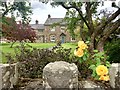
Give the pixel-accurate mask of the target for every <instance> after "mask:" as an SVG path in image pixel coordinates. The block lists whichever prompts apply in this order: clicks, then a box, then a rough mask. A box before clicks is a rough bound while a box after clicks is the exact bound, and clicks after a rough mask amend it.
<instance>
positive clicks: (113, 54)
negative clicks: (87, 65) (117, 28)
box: [105, 39, 120, 63]
mask: <svg viewBox="0 0 120 90" xmlns="http://www.w3.org/2000/svg"><path fill="white" fill-rule="evenodd" d="M105 49H106V51H107V55H108V56H109V58H108V61H110V62H111V63H120V40H118V39H117V40H112V42H111V43H110V42H109V43H108V44H107V45H106V47H105Z"/></svg>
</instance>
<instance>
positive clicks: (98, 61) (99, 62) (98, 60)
mask: <svg viewBox="0 0 120 90" xmlns="http://www.w3.org/2000/svg"><path fill="white" fill-rule="evenodd" d="M96 60H97V64H96V66H98V65H100V64H101V61H100V58H96Z"/></svg>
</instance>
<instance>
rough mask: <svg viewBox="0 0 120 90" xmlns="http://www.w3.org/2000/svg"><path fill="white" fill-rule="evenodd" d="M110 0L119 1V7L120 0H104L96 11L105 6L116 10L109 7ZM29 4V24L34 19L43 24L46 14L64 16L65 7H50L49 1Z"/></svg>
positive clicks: (37, 0)
mask: <svg viewBox="0 0 120 90" xmlns="http://www.w3.org/2000/svg"><path fill="white" fill-rule="evenodd" d="M112 1H115V3H116V5H118V2H119V7H120V0H105V1H104V6H102V7H101V6H100V7H99V8H98V11H99V10H101V9H104V8H107V9H108V10H111V11H113V10H114V11H115V10H117V9H116V8H114V7H111V3H112ZM30 2H31V6H32V11H33V14H32V15H31V16H30V17H31V22H30V24H34V23H35V21H36V20H38V21H39V24H44V23H45V21H46V19H47V17H48V14H50V15H51V18H64V17H65V14H66V9H64V8H63V7H62V6H58V7H55V8H54V7H52V6H51V5H50V3H48V4H44V3H41V2H39V0H31V1H30ZM20 19H21V18H18V19H17V20H20Z"/></svg>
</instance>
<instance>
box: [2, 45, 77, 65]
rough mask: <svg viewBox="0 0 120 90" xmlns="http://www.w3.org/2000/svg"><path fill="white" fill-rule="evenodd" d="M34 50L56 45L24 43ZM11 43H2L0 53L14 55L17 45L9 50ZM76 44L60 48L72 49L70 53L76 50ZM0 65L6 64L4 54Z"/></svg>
mask: <svg viewBox="0 0 120 90" xmlns="http://www.w3.org/2000/svg"><path fill="white" fill-rule="evenodd" d="M26 44H28V45H30V46H32V47H34V48H50V47H53V46H55V45H56V43H26ZM10 45H11V43H3V44H0V51H2V52H3V53H5V54H6V53H9V54H11V55H14V54H15V52H14V50H15V47H16V46H19V43H15V44H14V45H13V48H10ZM76 46H77V44H76V43H64V44H62V47H64V48H67V49H68V48H72V51H73V50H74V49H75V48H76ZM1 57H2V63H5V62H6V59H5V56H4V54H2V56H1Z"/></svg>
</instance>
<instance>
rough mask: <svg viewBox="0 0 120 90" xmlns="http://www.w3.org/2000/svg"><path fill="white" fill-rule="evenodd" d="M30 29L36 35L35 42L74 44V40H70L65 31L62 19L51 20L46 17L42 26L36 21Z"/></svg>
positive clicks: (49, 17) (68, 34)
mask: <svg viewBox="0 0 120 90" xmlns="http://www.w3.org/2000/svg"><path fill="white" fill-rule="evenodd" d="M54 24H56V25H54ZM31 27H32V28H33V29H34V30H35V31H36V33H37V36H38V37H37V40H36V42H43V43H44V42H48V43H49V42H57V41H60V42H61V43H65V42H75V38H72V37H71V36H70V33H69V32H68V31H67V30H66V23H65V22H63V18H51V16H50V15H48V18H47V20H46V21H45V23H44V24H39V23H38V21H37V20H36V22H35V24H31Z"/></svg>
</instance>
